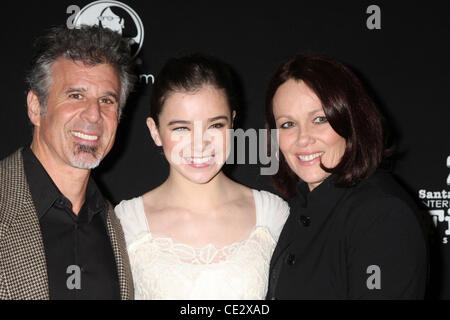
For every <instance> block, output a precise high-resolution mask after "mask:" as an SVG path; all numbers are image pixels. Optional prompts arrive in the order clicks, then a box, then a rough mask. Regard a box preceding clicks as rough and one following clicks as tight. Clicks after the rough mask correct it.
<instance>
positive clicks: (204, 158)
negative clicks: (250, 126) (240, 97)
mask: <svg viewBox="0 0 450 320" xmlns="http://www.w3.org/2000/svg"><path fill="white" fill-rule="evenodd" d="M234 117H235V112H234V111H233V114H230V108H229V106H228V102H227V98H226V96H225V93H224V91H223V90H221V89H216V88H214V87H213V86H210V85H205V86H203V87H201V88H200V89H199V90H197V91H194V92H186V91H180V92H173V93H171V94H170V95H169V96H168V97H167V98H166V101H165V102H164V105H163V107H162V111H161V113H160V115H159V126H156V123H155V121H154V119H152V118H148V119H147V126H148V127H149V129H150V133H151V135H152V138H153V140H154V141H155V144H156V145H158V146H162V147H163V149H164V154H165V156H166V158H167V160H168V161H169V164H170V170H171V173H172V171H173V172H174V173H177V174H180V175H181V176H183V177H184V178H186V179H188V180H189V181H191V182H195V183H207V182H209V181H210V180H211V179H212V178H214V177H215V176H216V175H217V174H218V173H219V172H220V170H221V168H222V166H223V164H224V163H225V161H226V159H227V156H228V154H229V149H228V148H229V143H228V141H229V139H230V136H229V132H227V129H231V128H232V123H233V119H234Z"/></svg>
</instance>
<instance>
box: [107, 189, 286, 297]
mask: <svg viewBox="0 0 450 320" xmlns="http://www.w3.org/2000/svg"><path fill="white" fill-rule="evenodd" d="M253 196H254V199H255V207H256V225H255V227H254V228H253V230H252V231H251V233H250V235H249V237H248V238H247V239H246V240H244V241H240V242H236V243H233V244H230V245H228V246H226V247H223V248H216V247H215V246H214V245H211V244H209V245H206V246H204V247H202V248H194V247H192V246H190V245H187V244H183V243H175V242H174V241H173V240H172V239H171V238H162V237H153V236H152V232H151V231H150V230H151V226H150V227H149V225H148V223H147V219H146V215H145V212H144V204H143V201H142V197H138V198H134V199H131V200H127V201H122V202H121V203H120V204H119V205H117V206H116V208H115V211H116V214H117V216H118V217H119V219H120V222H121V224H122V227H123V230H124V233H125V241H126V243H127V249H128V255H129V258H130V264H131V271H132V274H133V281H134V288H135V298H136V299H139V300H142V299H145V300H147V299H174V300H183V299H192V300H199V299H205V300H206V299H218V300H222V299H226V300H241V299H255V300H257V299H264V298H265V296H266V292H267V284H268V276H269V264H270V258H271V256H272V253H273V250H274V249H275V244H276V242H277V240H278V236H279V234H280V232H281V229H282V228H283V225H284V223H285V221H286V219H287V217H288V215H289V206H288V204H287V203H286V202H285V201H283V200H282V199H281V198H279V197H278V196H276V195H274V194H272V193H270V192H266V191H257V190H253Z"/></svg>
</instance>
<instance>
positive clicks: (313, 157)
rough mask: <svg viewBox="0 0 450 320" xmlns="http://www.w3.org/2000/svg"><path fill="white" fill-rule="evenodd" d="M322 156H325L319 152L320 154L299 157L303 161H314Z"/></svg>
mask: <svg viewBox="0 0 450 320" xmlns="http://www.w3.org/2000/svg"><path fill="white" fill-rule="evenodd" d="M321 155H323V152H318V153H314V154H310V155H307V156H301V155H299V156H298V158H299V159H300V160H301V161H312V160H314V159H316V158H318V157H320V156H321Z"/></svg>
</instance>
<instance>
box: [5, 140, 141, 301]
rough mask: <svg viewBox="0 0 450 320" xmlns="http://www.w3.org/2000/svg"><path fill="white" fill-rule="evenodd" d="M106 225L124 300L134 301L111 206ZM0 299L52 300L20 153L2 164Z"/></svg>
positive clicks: (41, 244)
mask: <svg viewBox="0 0 450 320" xmlns="http://www.w3.org/2000/svg"><path fill="white" fill-rule="evenodd" d="M106 225H107V231H108V235H109V238H110V240H111V245H112V248H113V251H114V257H115V260H116V265H117V274H118V277H119V283H120V296H121V298H122V300H128V299H133V298H134V289H133V281H132V278H131V269H130V263H129V260H128V255H127V251H126V246H125V241H124V236H123V231H122V227H121V225H120V222H119V220H118V219H117V217H116V216H115V214H114V209H113V208H112V206H111V204H110V203H109V202H108V210H107V218H106ZM0 299H1V300H36V299H49V289H48V277H47V264H46V260H45V251H44V244H43V240H42V234H41V229H40V224H39V220H38V217H37V213H36V209H35V206H34V203H33V200H32V198H31V193H30V189H29V186H28V183H27V180H26V175H25V171H24V168H23V159H22V150H21V149H19V150H18V151H16V152H15V153H13V154H12V155H10V156H9V157H7V158H5V159H4V160H2V161H0Z"/></svg>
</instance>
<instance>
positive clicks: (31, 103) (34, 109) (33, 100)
mask: <svg viewBox="0 0 450 320" xmlns="http://www.w3.org/2000/svg"><path fill="white" fill-rule="evenodd" d="M27 106H28V107H27V110H28V118H30V121H31V123H32V124H33V125H34V126H36V127H39V125H40V124H41V104H40V103H39V99H38V97H37V95H36V94H35V93H34V92H33V91H31V90H30V91H28V94H27Z"/></svg>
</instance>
